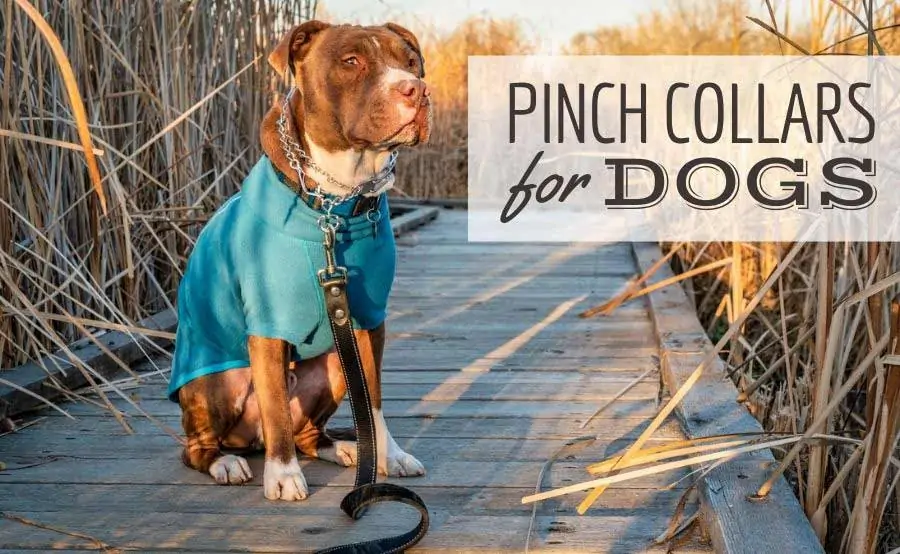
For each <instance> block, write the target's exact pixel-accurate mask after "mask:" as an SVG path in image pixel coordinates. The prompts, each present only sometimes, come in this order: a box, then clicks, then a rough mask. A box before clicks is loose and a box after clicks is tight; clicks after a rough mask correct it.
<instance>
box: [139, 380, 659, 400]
mask: <svg viewBox="0 0 900 554" xmlns="http://www.w3.org/2000/svg"><path fill="white" fill-rule="evenodd" d="M623 387H624V384H622V383H621V382H616V383H603V382H597V383H593V382H591V381H590V380H582V381H575V382H569V383H565V382H559V383H554V384H553V385H552V386H548V385H547V383H515V384H514V383H504V382H502V381H501V382H486V383H481V382H477V381H476V382H456V383H454V382H444V383H437V384H431V383H423V384H418V383H403V382H400V383H396V382H394V383H383V384H382V387H381V391H382V392H381V397H382V398H383V399H384V401H385V402H392V401H394V400H424V401H441V402H446V401H454V400H483V401H491V400H519V401H529V400H532V401H549V400H574V401H580V402H597V403H598V404H601V403H603V402H604V401H607V400H610V399H612V398H613V397H615V396H616V395H617V394H618V393H619V392H620V391H621V390H622V388H623ZM658 393H659V382H658V381H653V380H647V381H645V382H643V383H638V384H637V385H635V386H634V387H632V388H631V389H629V390H628V391H627V392H625V393H624V394H623V396H622V398H624V399H625V400H655V399H656V397H657V395H658ZM140 398H141V399H142V400H151V399H155V400H160V399H165V398H167V395H166V390H165V387H162V386H147V387H142V389H141V391H140Z"/></svg>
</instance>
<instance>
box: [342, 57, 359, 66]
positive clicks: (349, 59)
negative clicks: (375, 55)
mask: <svg viewBox="0 0 900 554" xmlns="http://www.w3.org/2000/svg"><path fill="white" fill-rule="evenodd" d="M342 61H343V62H344V63H345V64H347V65H359V58H357V57H356V56H347V57H346V58H344V59H343V60H342Z"/></svg>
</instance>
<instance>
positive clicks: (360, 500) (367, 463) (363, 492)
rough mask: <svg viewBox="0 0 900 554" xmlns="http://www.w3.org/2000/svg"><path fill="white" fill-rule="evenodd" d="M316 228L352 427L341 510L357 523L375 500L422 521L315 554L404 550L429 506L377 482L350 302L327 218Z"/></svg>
mask: <svg viewBox="0 0 900 554" xmlns="http://www.w3.org/2000/svg"><path fill="white" fill-rule="evenodd" d="M319 227H320V228H321V229H322V231H323V232H324V233H325V241H324V247H325V260H326V267H325V269H320V270H319V272H318V278H319V285H321V286H322V292H323V293H324V295H325V310H326V311H327V313H328V321H329V322H330V323H331V331H332V333H333V334H334V348H335V350H336V351H337V354H338V358H339V359H340V361H341V369H342V370H343V372H344V379H345V380H346V381H347V396H348V397H349V398H350V409H351V411H352V413H353V424H354V426H355V427H356V449H357V450H356V483H355V485H354V489H353V490H352V491H350V492H349V493H348V494H347V496H345V497H344V499H343V500H342V501H341V509H342V510H344V513H346V514H347V515H348V516H350V517H351V518H353V519H355V520H356V519H359V518H361V517H362V516H363V515H365V513H366V508H367V507H368V506H370V505H372V504H375V503H377V502H402V503H404V504H408V505H410V506H412V507H414V508H416V509H417V510H418V511H419V514H421V519H420V520H419V524H418V525H416V527H415V528H414V529H412V530H411V531H409V532H407V533H403V534H401V535H395V536H391V537H385V538H383V539H374V540H370V541H363V542H356V543H352V544H346V545H340V546H335V547H332V548H326V549H325V550H319V551H318V554H324V553H326V552H328V553H335V554H351V553H352V554H382V553H384V554H386V553H391V552H404V551H405V550H406V549H407V548H411V547H412V546H413V545H415V544H416V543H417V542H419V541H420V540H422V537H424V536H425V533H426V532H427V531H428V508H426V507H425V503H424V502H422V499H421V498H419V496H418V495H417V494H416V493H414V492H412V491H411V490H409V489H407V488H405V487H401V486H399V485H394V484H391V483H377V482H376V480H377V471H378V468H377V462H376V460H377V459H378V458H377V452H376V449H377V446H376V442H375V422H374V419H373V417H372V404H371V400H370V399H369V389H368V388H367V387H366V376H365V374H364V373H363V367H362V361H361V360H360V357H359V347H358V346H357V344H356V335H355V334H354V333H353V323H352V322H351V320H350V304H349V303H348V302H347V268H344V267H340V266H338V265H337V264H336V263H335V260H334V236H335V227H334V226H333V225H331V222H330V221H328V220H327V219H323V220H320V225H319Z"/></svg>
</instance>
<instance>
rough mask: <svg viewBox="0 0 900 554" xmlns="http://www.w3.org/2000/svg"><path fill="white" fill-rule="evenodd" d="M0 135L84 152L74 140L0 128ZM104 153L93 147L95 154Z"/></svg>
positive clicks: (82, 147) (100, 154)
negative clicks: (57, 138)
mask: <svg viewBox="0 0 900 554" xmlns="http://www.w3.org/2000/svg"><path fill="white" fill-rule="evenodd" d="M0 137H8V138H11V139H19V140H30V141H32V142H40V143H41V144H49V145H50V146H58V147H60V148H68V149H69V150H75V151H76V152H84V146H82V145H80V144H75V143H74V142H66V141H64V140H56V139H53V138H47V137H40V136H38V135H32V134H29V133H20V132H18V131H11V130H9V129H0ZM103 154H104V152H103V150H101V149H99V148H94V155H95V156H102V155H103Z"/></svg>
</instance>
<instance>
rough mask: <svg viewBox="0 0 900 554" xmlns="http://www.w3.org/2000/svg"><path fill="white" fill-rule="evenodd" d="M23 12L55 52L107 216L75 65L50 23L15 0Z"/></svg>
mask: <svg viewBox="0 0 900 554" xmlns="http://www.w3.org/2000/svg"><path fill="white" fill-rule="evenodd" d="M15 2H16V3H17V4H18V5H19V7H20V8H21V9H22V11H23V12H25V14H26V15H27V16H28V17H29V18H30V19H31V20H32V21H33V22H34V24H35V26H36V27H37V28H38V31H40V33H41V35H43V36H44V40H46V41H47V45H48V46H49V47H50V50H51V51H52V52H53V57H54V58H55V59H56V63H57V65H58V66H59V72H60V73H61V74H62V78H63V83H64V84H65V87H66V93H67V94H68V96H69V104H70V107H71V109H72V116H73V117H74V118H75V124H76V126H77V128H78V138H79V139H81V147H82V151H83V152H84V160H85V163H86V164H87V168H88V175H89V176H90V179H91V183H92V184H93V186H94V192H96V193H97V198H98V199H99V200H100V209H101V210H102V211H103V213H104V214H106V195H105V194H104V192H103V185H102V184H101V179H100V166H99V165H97V157H96V156H95V155H94V146H93V144H92V143H91V130H90V129H89V128H88V118H87V112H86V110H85V108H84V101H83V100H82V99H81V93H80V92H79V91H78V82H77V81H76V80H75V72H74V71H72V64H71V63H70V62H69V57H68V56H67V55H66V51H65V50H64V49H63V46H62V43H61V42H60V41H59V37H58V36H56V33H54V32H53V29H52V28H50V25H49V24H48V23H47V20H46V19H44V17H43V16H42V15H41V12H39V11H38V10H37V8H35V7H34V6H33V5H31V3H29V2H28V0H15Z"/></svg>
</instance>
